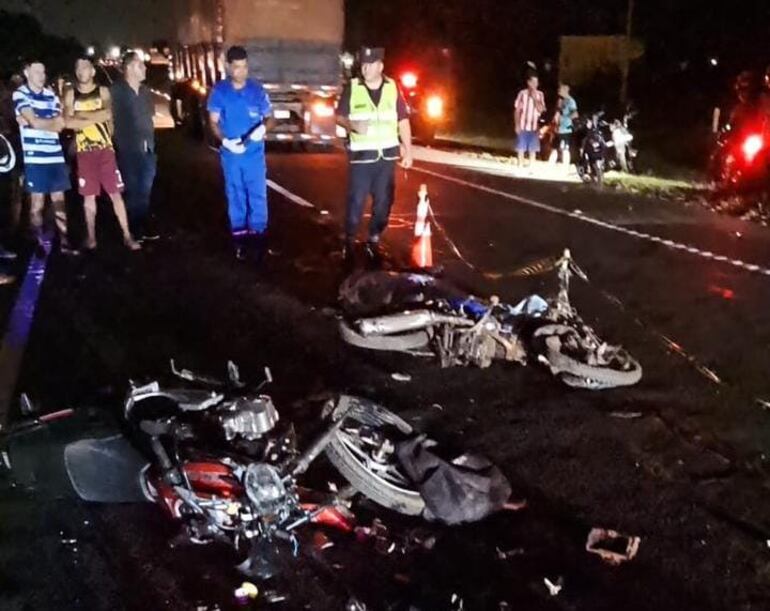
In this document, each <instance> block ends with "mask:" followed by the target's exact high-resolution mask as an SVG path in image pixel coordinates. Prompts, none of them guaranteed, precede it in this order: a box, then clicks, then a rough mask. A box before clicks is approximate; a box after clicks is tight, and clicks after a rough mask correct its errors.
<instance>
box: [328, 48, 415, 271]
mask: <svg viewBox="0 0 770 611" xmlns="http://www.w3.org/2000/svg"><path fill="white" fill-rule="evenodd" d="M384 57H385V51H384V49H380V48H370V47H364V48H363V49H361V52H360V56H359V59H360V62H361V75H362V77H363V78H361V79H359V78H354V79H353V80H352V81H351V82H350V84H349V85H348V86H347V87H346V88H345V90H344V91H343V92H342V95H341V97H340V101H339V104H338V106H337V123H338V124H339V125H341V126H342V127H344V128H345V129H346V130H347V131H348V134H349V137H350V142H349V144H348V151H349V161H350V171H349V176H348V196H347V212H346V216H345V247H344V256H345V260H346V262H347V263H350V262H352V260H353V250H354V247H355V240H356V234H357V233H358V227H359V225H360V223H361V217H362V216H363V213H364V205H365V203H366V199H367V198H368V197H369V195H370V194H371V195H372V200H373V202H372V219H371V221H370V223H369V239H368V241H367V245H366V253H367V256H368V257H369V259H370V260H371V261H373V262H377V261H378V259H379V244H380V236H381V235H382V232H383V231H385V229H386V228H387V226H388V219H389V217H390V208H391V206H392V205H393V198H394V195H395V183H396V177H395V174H396V161H397V160H398V159H399V158H401V165H402V166H403V167H404V168H407V169H408V168H410V167H412V130H411V127H410V125H409V109H408V106H407V105H406V102H405V101H404V98H403V96H402V95H401V92H400V91H399V90H398V87H397V86H396V83H395V81H393V79H390V78H388V77H386V76H384V75H383V74H382V71H383V60H384Z"/></svg>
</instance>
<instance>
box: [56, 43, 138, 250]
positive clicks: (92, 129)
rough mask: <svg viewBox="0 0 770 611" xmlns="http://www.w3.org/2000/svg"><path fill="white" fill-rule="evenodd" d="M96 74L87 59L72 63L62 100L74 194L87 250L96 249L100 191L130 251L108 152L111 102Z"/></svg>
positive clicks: (115, 168)
mask: <svg viewBox="0 0 770 611" xmlns="http://www.w3.org/2000/svg"><path fill="white" fill-rule="evenodd" d="M95 74H96V71H95V69H94V65H93V63H92V62H91V59H90V58H88V57H81V58H79V59H78V60H77V61H76V62H75V76H76V78H77V83H76V84H75V87H74V88H72V89H70V90H69V91H67V93H66V94H65V96H64V120H65V123H66V126H67V127H68V128H70V129H74V130H75V142H76V146H77V176H78V191H79V193H80V195H82V196H83V207H84V209H85V217H86V229H87V230H88V237H87V238H86V244H85V247H86V249H87V250H91V251H92V250H94V249H95V248H96V197H97V195H99V194H100V193H101V191H102V189H104V191H105V192H106V193H107V195H108V196H109V198H110V200H111V201H112V207H113V209H114V211H115V217H116V218H117V219H118V223H119V224H120V230H121V232H122V233H123V242H124V244H125V245H126V246H127V247H128V248H130V249H131V250H139V249H140V248H141V246H139V243H138V242H136V241H135V240H134V238H133V237H132V236H131V232H130V231H129V228H128V218H127V217H126V206H125V204H124V202H123V196H122V195H121V194H120V192H121V190H122V188H123V179H122V178H121V176H120V171H119V170H118V166H117V161H116V159H115V150H114V149H113V148H112V134H111V132H110V123H111V121H112V101H111V98H110V92H109V90H108V89H107V88H106V87H100V86H98V85H97V84H96V83H95V82H94V75H95Z"/></svg>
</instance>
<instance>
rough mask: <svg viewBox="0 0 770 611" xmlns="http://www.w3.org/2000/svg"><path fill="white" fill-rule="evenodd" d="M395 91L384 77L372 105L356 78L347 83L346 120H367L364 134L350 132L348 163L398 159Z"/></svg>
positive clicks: (389, 80)
mask: <svg viewBox="0 0 770 611" xmlns="http://www.w3.org/2000/svg"><path fill="white" fill-rule="evenodd" d="M397 105H398V88H397V87H396V83H395V82H394V81H393V80H392V79H389V78H385V82H384V83H383V85H382V96H381V97H380V103H379V104H378V105H377V106H375V105H374V102H372V98H371V96H370V95H369V90H368V89H367V87H366V85H365V84H364V83H363V82H361V80H360V79H357V78H356V79H353V80H352V81H351V82H350V117H349V118H350V120H351V121H368V128H367V130H366V133H365V134H358V133H355V132H353V131H351V132H350V162H351V163H374V162H375V161H379V160H380V159H386V160H395V159H398V158H399V153H400V143H399V140H398V110H397Z"/></svg>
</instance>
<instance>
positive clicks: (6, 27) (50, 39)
mask: <svg viewBox="0 0 770 611" xmlns="http://www.w3.org/2000/svg"><path fill="white" fill-rule="evenodd" d="M82 52H83V47H82V45H81V44H80V43H79V42H78V41H77V40H75V39H74V38H61V37H59V36H51V35H49V34H46V33H45V32H44V31H43V28H42V26H41V24H40V22H38V21H37V20H36V19H35V18H34V17H31V16H30V15H25V14H19V13H9V12H8V11H0V79H7V78H8V77H10V76H11V75H12V74H14V73H18V72H20V70H21V64H22V63H23V61H24V60H25V59H26V58H29V57H37V58H39V59H40V60H41V61H42V62H44V63H45V65H46V67H47V69H48V75H49V77H53V76H55V75H59V74H67V73H69V72H71V70H72V66H73V64H74V62H75V58H77V56H78V55H80V54H81V53H82Z"/></svg>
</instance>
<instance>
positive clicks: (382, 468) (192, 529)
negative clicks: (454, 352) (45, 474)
mask: <svg viewBox="0 0 770 611" xmlns="http://www.w3.org/2000/svg"><path fill="white" fill-rule="evenodd" d="M228 368H229V379H228V381H226V382H225V381H219V380H216V379H213V378H209V377H206V376H202V375H198V374H195V373H193V372H191V371H188V370H182V371H177V370H176V369H175V368H174V366H173V362H172V371H174V373H175V374H176V375H177V376H178V377H181V378H183V379H185V380H187V381H189V382H192V383H194V384H197V385H199V386H203V387H204V388H195V387H184V388H166V387H162V386H161V385H160V384H159V383H158V382H153V383H151V384H147V385H144V386H134V385H132V387H131V389H130V392H129V394H128V397H127V399H126V402H125V406H124V414H123V415H124V417H125V421H126V423H128V425H129V428H130V429H131V430H132V431H138V432H139V434H138V435H129V437H131V438H132V439H134V440H135V441H137V442H138V445H139V450H137V449H134V446H132V444H131V443H130V442H129V441H128V438H127V437H125V436H123V435H116V436H111V437H107V438H101V439H82V440H79V441H76V442H74V443H70V444H68V445H67V446H66V448H65V450H64V461H65V467H66V470H67V474H68V476H69V479H70V481H71V483H72V486H73V487H74V489H75V491H76V492H77V494H78V496H79V497H80V498H81V499H83V500H86V501H92V502H132V501H140V500H146V501H150V502H153V503H155V504H156V505H158V506H160V507H161V508H162V509H163V511H164V512H165V514H166V515H167V516H168V517H169V518H171V519H173V520H175V521H178V522H179V523H181V525H182V527H183V529H182V533H181V535H180V540H181V541H182V542H188V541H189V542H192V543H209V542H212V541H224V542H226V543H228V544H230V545H231V546H233V548H234V549H235V550H236V552H238V553H239V554H240V555H241V557H242V558H244V557H245V559H244V560H243V564H242V565H241V566H240V567H239V568H240V569H241V570H242V571H244V572H246V573H256V574H257V575H263V576H264V574H265V572H266V570H267V569H265V567H264V566H263V565H265V563H266V562H267V561H266V560H265V558H266V556H267V555H269V553H270V551H269V550H271V549H273V548H272V547H271V546H272V543H274V542H276V541H286V542H288V543H289V544H290V545H292V546H293V548H294V551H295V553H296V550H297V546H298V542H297V538H296V535H295V531H296V529H297V528H298V527H300V526H302V525H304V524H307V523H309V522H314V523H320V524H326V525H330V526H337V527H339V528H341V529H342V530H350V529H351V528H352V525H351V523H350V516H349V514H348V513H347V509H346V505H345V501H346V500H347V499H349V498H350V497H352V496H353V495H354V494H355V493H356V492H361V493H363V494H364V495H365V496H367V497H368V498H370V499H371V500H373V501H375V502H377V503H379V504H381V505H383V506H385V507H388V508H390V509H393V510H395V511H399V512H402V513H405V514H419V513H420V512H421V511H422V510H423V508H424V503H423V501H422V498H421V496H420V494H419V492H417V491H416V490H415V489H414V487H413V486H411V485H410V483H409V481H408V479H407V478H406V477H405V476H404V475H403V473H402V471H401V469H400V467H399V466H398V463H397V460H396V457H395V455H394V448H395V444H396V443H397V438H398V437H399V436H406V435H409V434H411V432H412V430H411V427H410V426H409V424H407V423H406V422H404V421H403V420H402V419H401V418H399V417H398V416H396V415H395V414H393V413H392V412H390V411H388V410H387V409H385V408H383V407H381V406H379V405H377V404H374V403H372V402H370V401H367V400H366V399H361V398H358V397H352V396H347V395H342V396H340V397H339V398H338V399H337V400H336V401H334V400H331V401H329V402H328V403H327V404H326V406H325V408H324V411H323V417H324V418H325V420H326V421H327V423H328V424H327V426H326V427H325V430H324V432H322V433H321V434H320V436H319V437H318V438H317V439H316V440H315V441H314V442H313V443H312V444H311V445H310V447H308V448H307V449H306V450H305V451H303V452H298V451H297V449H296V447H295V445H296V444H295V438H294V429H293V426H292V425H291V424H284V425H282V423H281V422H280V418H279V414H278V411H277V410H276V408H275V406H274V405H273V402H272V400H271V398H270V397H269V396H267V395H264V394H260V393H259V388H260V387H261V385H260V386H258V387H257V388H256V389H255V390H253V391H250V390H248V389H247V388H246V387H245V385H244V384H242V383H241V382H240V379H239V375H238V371H237V368H236V367H235V366H234V365H233V364H232V363H230V364H229V365H228ZM266 371H267V372H268V376H267V379H268V380H269V370H266ZM263 384H264V382H263ZM135 438H136V439H135ZM142 446H144V447H142ZM143 450H144V451H143ZM322 452H325V453H326V455H327V456H328V458H329V459H330V462H331V463H332V464H333V465H335V466H336V467H337V469H338V471H339V472H340V473H341V474H342V475H343V476H344V478H345V479H346V480H347V481H348V482H349V483H350V487H348V488H347V489H343V490H342V491H340V492H339V493H337V494H335V495H325V497H324V499H323V500H322V501H321V502H318V499H317V498H316V499H309V498H308V497H307V492H308V491H306V490H305V489H303V488H302V487H300V486H299V485H298V483H297V479H298V477H299V476H300V475H302V474H303V473H305V471H306V470H307V469H308V467H309V466H310V464H311V463H313V461H314V460H315V459H316V458H317V457H318V456H319V455H320V454H321V453H322ZM145 456H148V457H150V460H149V462H148V461H147V460H146V458H145ZM126 482H130V483H131V485H130V486H128V487H126V485H125V483H126ZM316 496H317V495H316ZM310 500H313V502H309V501H310Z"/></svg>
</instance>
